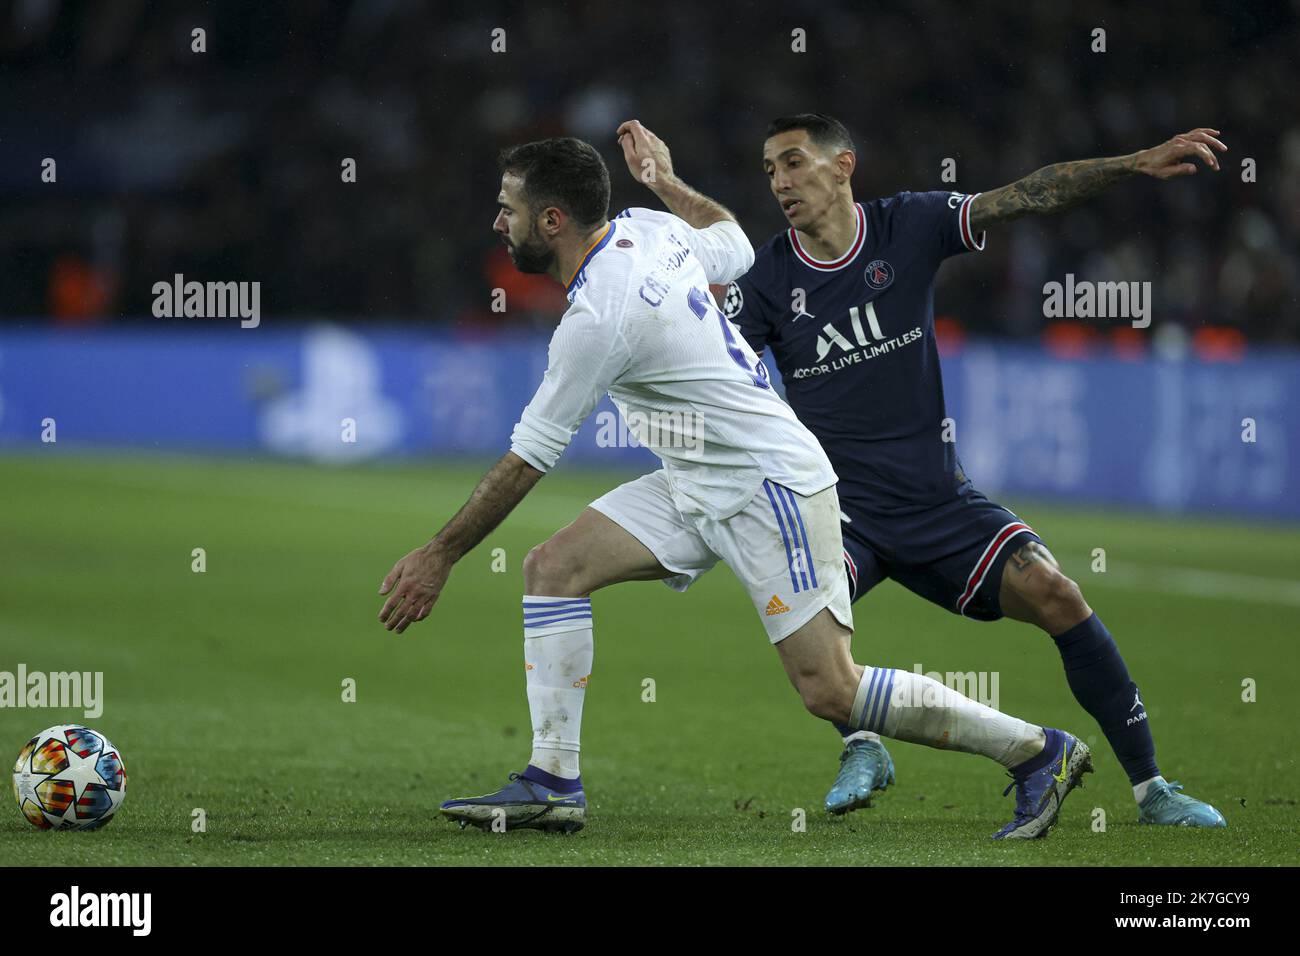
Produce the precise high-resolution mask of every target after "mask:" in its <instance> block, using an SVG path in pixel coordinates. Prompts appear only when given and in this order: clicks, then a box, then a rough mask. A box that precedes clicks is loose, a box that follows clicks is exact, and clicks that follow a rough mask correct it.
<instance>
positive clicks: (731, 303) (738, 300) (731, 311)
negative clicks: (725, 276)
mask: <svg viewBox="0 0 1300 956" xmlns="http://www.w3.org/2000/svg"><path fill="white" fill-rule="evenodd" d="M744 307H745V297H744V296H743V295H741V294H740V286H738V285H736V283H734V282H733V283H731V285H729V286H727V294H726V296H725V297H724V298H723V300H722V314H723V315H725V316H726V317H727V318H729V319H734V318H735V317H736V316H738V315H740V310H741V309H743V308H744Z"/></svg>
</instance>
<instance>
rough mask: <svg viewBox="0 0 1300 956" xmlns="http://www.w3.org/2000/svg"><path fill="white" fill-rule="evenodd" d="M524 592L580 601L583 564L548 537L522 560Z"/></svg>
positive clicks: (557, 539) (563, 546)
mask: <svg viewBox="0 0 1300 956" xmlns="http://www.w3.org/2000/svg"><path fill="white" fill-rule="evenodd" d="M523 567H524V590H525V591H526V592H527V593H528V594H541V595H546V596H548V597H582V596H583V595H584V594H586V591H584V590H583V584H584V579H585V574H584V572H585V564H584V562H583V561H582V559H581V557H580V556H579V554H578V552H577V551H575V550H574V549H573V548H570V547H568V546H567V545H566V543H565V542H564V541H563V540H561V539H559V538H558V537H551V538H548V539H547V540H545V541H543V542H542V543H541V544H539V545H537V546H536V547H534V548H533V549H532V550H530V551H529V552H528V554H527V555H525V556H524V566H523Z"/></svg>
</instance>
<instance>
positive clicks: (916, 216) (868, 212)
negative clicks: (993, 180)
mask: <svg viewBox="0 0 1300 956" xmlns="http://www.w3.org/2000/svg"><path fill="white" fill-rule="evenodd" d="M976 195H978V194H976ZM974 198H975V195H965V194H962V193H950V192H923V193H908V192H905V193H899V194H898V195H897V196H891V197H889V198H887V199H877V200H873V201H872V202H866V203H858V204H856V209H857V214H858V230H857V237H856V239H855V240H854V242H853V244H852V246H850V248H849V250H848V251H847V252H846V253H845V254H844V255H843V256H841V257H840V258H839V259H837V260H835V261H833V262H822V261H819V260H817V259H814V258H813V257H812V256H810V255H809V254H808V253H807V252H806V251H805V250H804V249H803V248H802V247H801V246H800V244H799V240H798V236H797V235H796V233H795V231H794V229H787V230H786V231H785V232H782V233H779V234H778V235H776V236H775V237H773V238H772V240H771V241H769V242H768V243H766V244H765V245H764V246H763V247H762V248H760V249H759V250H758V253H757V255H756V257H755V260H754V266H753V268H752V269H750V270H749V272H748V273H747V274H745V275H744V276H742V277H741V278H740V279H739V280H737V281H736V282H733V283H732V284H731V285H730V286H728V288H727V294H726V297H725V299H724V301H723V311H724V313H725V314H726V315H727V317H728V318H730V319H731V320H732V321H733V322H734V323H735V324H736V325H737V326H738V327H739V329H740V331H741V333H742V334H743V335H744V336H745V338H746V339H747V340H748V342H749V344H750V346H752V347H753V349H754V351H755V353H757V354H759V355H761V354H762V351H763V347H764V346H767V347H768V348H770V349H771V350H772V355H773V357H774V358H775V360H776V365H777V368H778V369H779V370H780V372H781V377H782V379H783V380H784V382H785V389H786V398H787V400H788V401H789V402H790V405H791V407H793V408H794V410H795V413H796V414H797V415H798V416H799V418H800V419H801V420H802V421H803V423H804V424H805V425H807V426H808V428H809V430H810V431H812V433H813V434H814V435H816V436H817V439H818V440H819V441H820V442H821V444H822V447H823V448H824V449H825V450H826V454H827V456H828V457H829V458H830V460H831V464H832V465H834V467H835V471H836V473H837V474H838V475H839V478H840V481H839V485H838V492H839V496H840V500H841V502H842V503H843V504H844V505H845V506H846V507H847V508H849V509H850V510H852V509H863V510H866V511H870V512H887V513H896V512H900V511H907V510H910V509H920V508H924V507H928V506H931V505H934V504H936V503H938V502H941V501H946V500H949V499H951V498H953V497H955V496H958V495H961V494H963V493H965V492H966V491H967V490H969V488H970V483H969V482H968V481H967V479H966V477H965V474H964V473H963V471H962V468H961V463H960V461H959V460H958V458H957V449H956V444H955V442H953V441H944V437H945V435H944V432H945V429H944V426H943V421H944V418H945V417H946V415H947V413H946V411H945V409H944V401H943V379H942V377H941V375H940V372H939V350H938V346H937V345H936V343H935V338H934V280H935V276H936V275H937V273H938V270H939V266H940V264H942V262H943V260H944V259H946V258H947V257H948V256H952V255H956V254H957V253H959V252H965V251H966V250H980V249H983V248H984V235H983V234H980V235H978V236H976V235H974V234H973V233H972V232H971V228H970V206H971V202H972V201H973V200H974ZM949 435H950V436H951V432H949Z"/></svg>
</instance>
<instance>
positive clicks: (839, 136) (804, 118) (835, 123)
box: [766, 113, 857, 153]
mask: <svg viewBox="0 0 1300 956" xmlns="http://www.w3.org/2000/svg"><path fill="white" fill-rule="evenodd" d="M792 129H801V130H804V131H805V132H806V133H807V134H808V138H809V139H811V140H812V141H813V142H814V143H815V144H817V146H818V147H820V148H821V149H825V150H830V151H832V152H836V153H838V152H841V151H843V150H846V149H847V150H851V151H852V152H855V153H856V152H857V149H855V148H854V146H853V137H851V136H850V135H849V131H848V129H846V128H845V126H844V124H843V123H841V122H840V121H839V120H837V119H836V118H835V117H834V116H827V115H826V114H825V113H795V114H794V115H793V116H780V117H777V118H776V119H774V120H772V122H771V123H769V124H768V125H767V137H766V138H767V139H771V138H772V137H773V136H776V135H777V134H778V133H788V132H789V131H790V130H792Z"/></svg>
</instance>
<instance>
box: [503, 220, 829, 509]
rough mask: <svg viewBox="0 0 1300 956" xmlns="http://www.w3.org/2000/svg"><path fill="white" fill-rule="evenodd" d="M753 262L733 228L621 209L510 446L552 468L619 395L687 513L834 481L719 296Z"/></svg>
mask: <svg viewBox="0 0 1300 956" xmlns="http://www.w3.org/2000/svg"><path fill="white" fill-rule="evenodd" d="M753 262H754V249H753V247H752V246H751V245H750V243H749V240H748V239H747V238H746V237H745V233H744V232H743V231H742V230H741V228H740V226H738V225H737V224H736V223H734V222H730V221H723V222H717V223H714V224H713V225H711V226H709V227H708V228H706V229H693V228H692V227H691V226H689V225H688V224H687V223H685V222H684V221H682V220H681V219H679V218H677V217H676V216H674V215H671V214H669V213H665V212H657V211H655V210H651V209H627V210H624V211H623V212H621V213H619V215H618V216H617V217H615V218H614V219H613V220H611V221H610V223H609V225H608V226H607V227H606V229H605V231H604V232H603V233H602V234H601V235H600V236H599V237H598V238H597V240H596V242H595V243H594V244H593V245H592V247H591V248H590V249H589V250H588V251H587V254H586V255H585V256H584V257H583V260H582V263H581V264H580V265H579V266H578V270H577V272H576V273H574V275H573V276H572V277H571V279H570V280H569V283H568V285H567V287H566V291H567V293H568V297H569V303H570V305H569V309H568V311H567V312H565V314H564V317H563V318H562V319H561V320H560V324H559V327H558V328H556V330H555V334H554V335H553V336H552V338H551V345H550V353H549V361H548V365H547V369H546V375H545V377H544V378H543V379H542V384H541V387H539V388H538V390H537V393H536V394H535V395H534V396H533V399H532V401H530V402H529V403H528V407H527V408H525V409H524V412H523V415H522V417H521V418H520V420H519V424H517V425H516V426H515V429H514V433H513V434H512V435H511V445H510V449H511V451H513V452H514V453H515V454H516V455H518V456H519V457H520V458H523V459H524V460H525V461H526V462H528V463H529V464H530V465H532V466H533V467H534V468H537V469H538V470H540V471H549V470H550V469H551V468H552V467H553V466H554V465H555V463H556V461H557V460H558V459H559V457H560V455H561V453H563V451H564V449H565V448H566V447H567V446H568V444H569V441H570V440H571V439H572V438H573V435H574V433H575V432H576V431H577V430H578V427H579V426H580V425H581V424H582V422H583V421H584V420H585V419H586V418H587V416H588V415H589V414H591V411H592V409H593V408H594V407H595V405H596V403H597V402H598V401H599V400H600V397H601V395H603V394H605V393H606V392H608V393H609V396H610V398H611V399H612V400H613V402H614V404H615V405H616V406H617V407H618V410H619V412H620V413H621V414H622V416H623V419H624V421H625V422H626V423H627V427H628V430H629V431H630V432H631V433H632V434H634V435H635V436H636V438H637V440H638V441H639V442H641V444H643V445H645V446H646V447H648V448H649V449H650V450H651V451H653V452H654V453H655V454H656V455H658V456H659V457H660V458H661V459H662V460H663V463H664V470H665V472H666V474H667V476H668V479H669V482H670V484H671V488H672V494H673V499H674V501H675V502H676V504H677V507H678V509H679V510H680V511H681V512H682V513H683V514H703V515H707V516H709V517H711V518H725V517H729V516H730V515H733V514H735V513H736V512H737V511H739V510H740V509H741V508H743V507H744V506H745V505H746V504H748V503H749V501H750V499H752V498H753V497H754V495H755V493H756V492H757V491H758V489H759V488H760V486H761V485H762V483H763V480H764V479H765V478H769V479H771V480H772V481H774V482H777V483H778V484H782V485H785V486H786V487H788V488H790V489H792V490H794V491H797V492H798V493H800V494H802V495H812V494H815V493H816V492H818V491H821V490H822V489H824V488H828V487H830V486H831V485H834V484H835V481H836V477H835V472H834V470H833V469H832V468H831V463H830V461H829V460H828V459H827V457H826V453H825V452H824V451H822V448H821V445H819V444H818V443H817V439H816V438H814V437H813V435H812V433H811V432H810V431H808V429H807V428H805V427H804V426H803V424H802V423H801V422H800V421H799V420H798V419H797V418H796V417H795V415H794V412H793V411H791V410H790V406H789V405H787V404H786V403H785V402H784V401H783V400H782V399H781V397H780V396H778V395H777V394H776V392H775V391H773V389H772V387H771V385H770V384H769V383H768V376H767V369H766V368H764V367H763V365H762V363H761V362H760V361H759V360H758V357H757V356H755V355H754V351H753V349H751V348H750V347H749V345H748V343H746V342H745V340H744V338H743V337H742V336H741V334H740V332H739V331H738V330H737V329H736V327H735V326H734V325H732V323H731V322H730V321H729V320H728V319H727V318H726V317H725V316H724V315H723V314H722V312H721V310H720V309H719V308H718V306H717V304H716V303H715V302H714V299H713V296H712V294H711V293H710V292H709V284H710V283H715V284H721V283H727V282H731V281H732V280H733V279H736V278H738V277H739V276H741V275H743V274H744V273H745V272H746V271H748V269H749V268H750V266H751V265H753Z"/></svg>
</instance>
